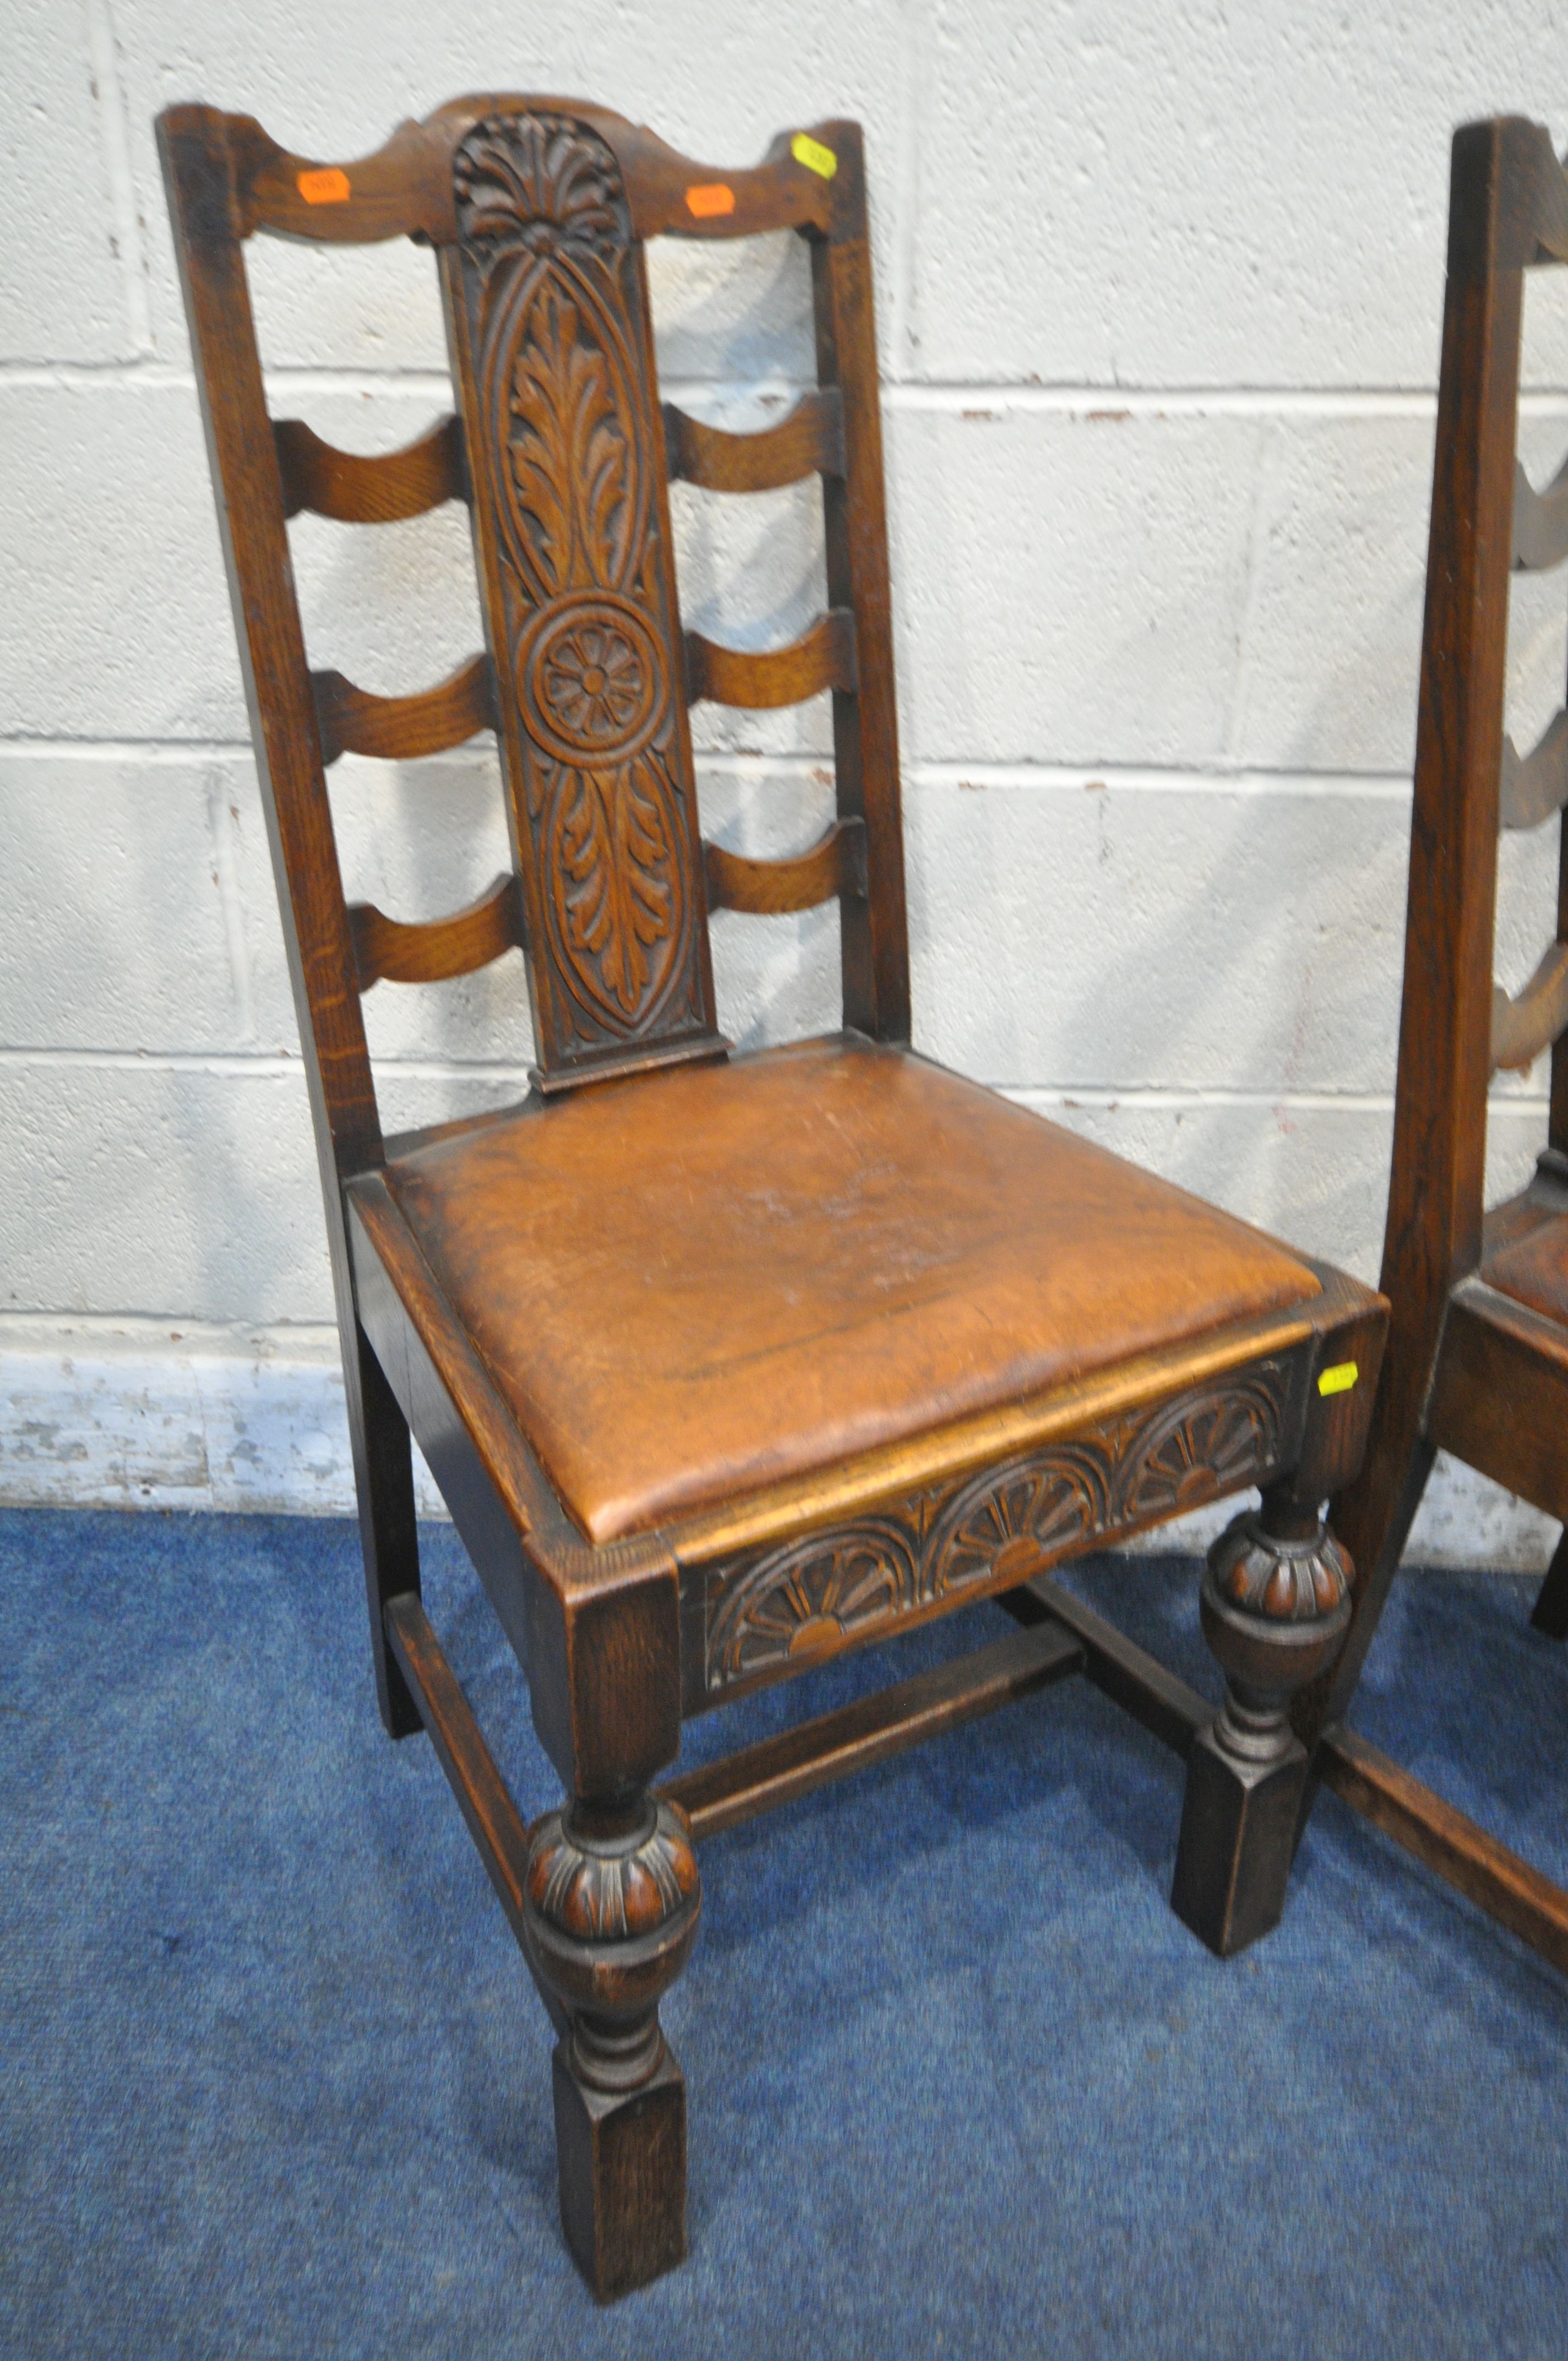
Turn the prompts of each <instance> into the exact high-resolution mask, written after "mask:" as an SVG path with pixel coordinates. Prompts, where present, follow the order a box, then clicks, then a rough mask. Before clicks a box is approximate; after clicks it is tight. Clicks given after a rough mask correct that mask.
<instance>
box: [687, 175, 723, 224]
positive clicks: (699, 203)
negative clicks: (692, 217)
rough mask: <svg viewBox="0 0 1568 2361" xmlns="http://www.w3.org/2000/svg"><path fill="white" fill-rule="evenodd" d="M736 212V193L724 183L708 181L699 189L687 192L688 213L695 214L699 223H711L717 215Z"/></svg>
mask: <svg viewBox="0 0 1568 2361" xmlns="http://www.w3.org/2000/svg"><path fill="white" fill-rule="evenodd" d="M734 210H735V192H734V190H733V189H731V188H728V187H726V185H725V183H724V182H723V181H707V182H705V183H704V185H703V186H702V187H701V188H699V189H688V190H687V191H686V211H687V212H688V213H690V214H696V217H697V219H698V221H711V220H713V219H714V217H715V215H716V214H732V213H733V212H734Z"/></svg>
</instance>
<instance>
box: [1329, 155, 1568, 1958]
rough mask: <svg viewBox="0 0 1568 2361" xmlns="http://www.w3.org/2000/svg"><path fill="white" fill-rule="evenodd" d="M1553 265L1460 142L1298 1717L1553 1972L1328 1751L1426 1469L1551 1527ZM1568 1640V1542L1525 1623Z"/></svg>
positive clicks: (1425, 1824) (1501, 162) (1565, 176)
mask: <svg viewBox="0 0 1568 2361" xmlns="http://www.w3.org/2000/svg"><path fill="white" fill-rule="evenodd" d="M1565 262H1568V173H1565V172H1564V170H1563V166H1562V165H1561V164H1560V163H1559V162H1558V160H1557V158H1556V156H1555V154H1554V153H1553V151H1552V139H1551V135H1550V134H1549V133H1548V131H1547V130H1546V128H1545V126H1543V125H1541V124H1538V123H1530V122H1527V121H1525V120H1524V119H1523V118H1522V117H1519V116H1504V117H1499V118H1497V119H1495V120H1493V121H1490V122H1484V123H1471V124H1466V125H1464V126H1463V127H1462V128H1461V129H1460V130H1459V131H1457V132H1456V133H1455V135H1454V139H1453V170H1452V178H1451V183H1450V194H1449V228H1448V291H1447V300H1446V303H1445V306H1444V313H1443V330H1442V377H1441V382H1440V387H1439V392H1438V416H1437V441H1436V454H1435V458H1434V464H1433V472H1432V503H1431V537H1430V544H1429V548H1428V556H1427V593H1426V613H1425V622H1424V628H1423V636H1422V647H1421V670H1420V701H1419V705H1418V710H1417V723H1416V773H1415V805H1414V817H1413V825H1412V828H1411V833H1410V867H1409V910H1408V917H1407V923H1406V934H1405V983H1404V998H1403V1004H1402V1009H1401V1015H1400V1023H1399V1063H1398V1082H1397V1086H1396V1091H1395V1111H1394V1150H1393V1169H1392V1174H1391V1178H1390V1182H1389V1191H1388V1215H1387V1230H1386V1233H1385V1237H1384V1246H1383V1275H1382V1285H1383V1287H1384V1288H1385V1289H1386V1290H1387V1294H1388V1296H1389V1298H1390V1301H1391V1302H1392V1305H1393V1324H1392V1328H1391V1331H1390V1335H1389V1344H1388V1357H1387V1368H1386V1369H1385V1372H1384V1378H1383V1385H1382V1389H1381V1391H1380V1393H1379V1395H1378V1399H1377V1405H1376V1413H1375V1417H1374V1422H1373V1426H1372V1431H1371V1440H1370V1443H1369V1445H1368V1449H1367V1453H1366V1458H1365V1466H1364V1467H1363V1469H1362V1472H1361V1474H1360V1476H1359V1477H1358V1478H1357V1479H1356V1481H1355V1482H1354V1484H1353V1485H1352V1486H1351V1487H1350V1488H1349V1489H1348V1490H1347V1492H1346V1493H1345V1495H1344V1497H1343V1499H1341V1500H1340V1501H1339V1503H1338V1504H1337V1511H1336V1514H1337V1518H1338V1523H1339V1529H1340V1530H1341V1531H1342V1532H1343V1533H1344V1534H1345V1536H1346V1537H1347V1539H1348V1541H1349V1543H1350V1545H1351V1546H1352V1548H1353V1549H1354V1554H1355V1557H1356V1561H1357V1565H1358V1568H1359V1579H1358V1581H1357V1584H1356V1587H1355V1596H1354V1611H1353V1621H1352V1627H1351V1631H1350V1634H1349V1637H1348V1639H1347V1641H1346V1644H1345V1647H1344V1650H1343V1654H1342V1655H1341V1657H1340V1660H1339V1663H1338V1664H1337V1665H1336V1666H1335V1668H1334V1670H1333V1674H1332V1680H1327V1681H1320V1682H1318V1683H1316V1684H1314V1685H1313V1686H1312V1687H1311V1688H1310V1689H1309V1690H1306V1691H1304V1692H1303V1694H1302V1696H1301V1697H1300V1698H1299V1701H1298V1707H1297V1720H1298V1725H1299V1729H1300V1731H1301V1734H1302V1735H1303V1736H1304V1737H1305V1738H1306V1739H1307V1740H1308V1741H1310V1742H1314V1743H1315V1744H1316V1746H1317V1750H1318V1757H1317V1759H1318V1767H1319V1769H1320V1770H1321V1773H1322V1776H1323V1778H1324V1779H1325V1780H1326V1782H1327V1783H1328V1784H1330V1785H1332V1786H1333V1787H1334V1788H1336V1789H1337V1790H1338V1791H1339V1793H1340V1794H1341V1795H1343V1796H1344V1797H1345V1799H1346V1800H1347V1801H1348V1802H1350V1803H1352V1804H1354V1805H1355V1806H1357V1807H1358V1808H1359V1809H1361V1810H1362V1811H1364V1812H1365V1813H1367V1814H1368V1815H1369V1816H1370V1817H1372V1818H1373V1819H1375V1820H1376V1821H1377V1822H1378V1823H1379V1824H1380V1825H1381V1826H1382V1827H1384V1828H1386V1829H1387V1831H1388V1832H1389V1833H1390V1834H1391V1835H1393V1836H1395V1837H1396V1838H1398V1839H1399V1841H1400V1842H1402V1843H1403V1844H1405V1845H1406V1846H1408V1847H1409V1850H1412V1851H1414V1852H1415V1853H1417V1854H1418V1855H1419V1856H1420V1858H1421V1859H1422V1860H1423V1861H1427V1862H1428V1863H1429V1864H1430V1865H1431V1867H1433V1868H1435V1869H1437V1870H1438V1871H1439V1872H1441V1873H1442V1875H1444V1876H1446V1877H1447V1878H1449V1879H1450V1881H1451V1882H1452V1883H1454V1884H1456V1885H1458V1886H1459V1887H1460V1888H1461V1889H1462V1890H1463V1891H1464V1893H1466V1894H1468V1895H1469V1896H1470V1897H1471V1898H1472V1899H1473V1900H1474V1901H1476V1902H1478V1903H1480V1904H1481V1905H1482V1906H1483V1907H1484V1908H1486V1909H1487V1910H1489V1911H1490V1912H1491V1913H1492V1914H1493V1916H1497V1917H1498V1918H1500V1919H1501V1920H1502V1921H1503V1922H1504V1923H1505V1924H1506V1925H1508V1926H1509V1927H1512V1928H1513V1929H1514V1931H1515V1932H1516V1933H1518V1934H1519V1935H1521V1936H1522V1937H1523V1938H1525V1940H1526V1941H1528V1942H1530V1943H1531V1944H1533V1945H1534V1946H1535V1947H1536V1949H1539V1950H1541V1951H1542V1952H1543V1953H1544V1954H1545V1955H1546V1956H1547V1957H1548V1958H1550V1959H1552V1960H1555V1961H1556V1963H1557V1965H1558V1966H1559V1967H1561V1968H1568V1894H1563V1892H1562V1891H1561V1890H1560V1889H1559V1888H1558V1887H1556V1886H1554V1885H1553V1884H1552V1883H1550V1881H1549V1880H1547V1879H1546V1878H1545V1877H1543V1876H1541V1874H1540V1873H1539V1872H1536V1871H1535V1870H1534V1869H1532V1868H1531V1867H1530V1865H1529V1864H1528V1863H1526V1862H1524V1861H1520V1860H1519V1859H1518V1858H1517V1857H1516V1856H1515V1855H1514V1854H1512V1853H1511V1852H1509V1851H1508V1850H1507V1849H1506V1848H1505V1847H1504V1846H1503V1845H1501V1844H1499V1843H1498V1842H1497V1840H1496V1839H1493V1838H1491V1837H1490V1836H1488V1835H1487V1834H1486V1832H1485V1831H1484V1830H1483V1829H1481V1828H1478V1827H1476V1825H1475V1823H1474V1822H1473V1821H1471V1820H1469V1819H1468V1818H1466V1817H1464V1815H1463V1814H1461V1813H1459V1812H1457V1811H1455V1810H1454V1809H1453V1807H1452V1806H1450V1805H1448V1804H1446V1803H1445V1802H1443V1801H1442V1798H1441V1797H1439V1796H1438V1795H1434V1794H1433V1793H1432V1791H1431V1789H1430V1788H1429V1787H1427V1786H1426V1785H1424V1784H1423V1783H1422V1782H1421V1781H1420V1780H1418V1779H1415V1778H1412V1777H1411V1776H1410V1775H1409V1773H1407V1772H1405V1771H1403V1770H1402V1769H1400V1768H1399V1766H1398V1765H1397V1764H1395V1763H1391V1762H1389V1761H1388V1760H1387V1757H1385V1756H1384V1755H1382V1754H1381V1753H1380V1752H1378V1751H1377V1750H1376V1748H1374V1747H1372V1746H1370V1745H1368V1744H1367V1743H1366V1742H1365V1741H1364V1740H1363V1739H1361V1738H1360V1737H1359V1736H1358V1735H1357V1734H1356V1733H1354V1731H1352V1730H1347V1729H1345V1728H1344V1727H1343V1716H1344V1714H1345V1713H1346V1712H1347V1711H1348V1710H1349V1708H1350V1705H1351V1702H1352V1699H1353V1697H1354V1688H1355V1684H1356V1681H1357V1679H1358V1677H1359V1675H1360V1673H1361V1669H1362V1665H1363V1664H1364V1662H1365V1656H1366V1652H1367V1649H1368V1647H1369V1646H1370V1645H1371V1642H1372V1638H1373V1635H1374V1633H1375V1632H1376V1628H1377V1624H1378V1620H1379V1618H1380V1616H1381V1614H1382V1610H1383V1607H1384V1603H1385V1600H1386V1598H1387V1590H1388V1586H1389V1584H1390V1582H1391V1581H1392V1579H1393V1576H1394V1574H1395V1571H1396V1568H1397V1567H1398V1563H1399V1558H1400V1555H1401V1554H1402V1552H1403V1550H1404V1547H1405V1543H1406V1541H1407V1539H1408V1537H1409V1531H1410V1526H1411V1523H1412V1521H1413V1520H1414V1518H1415V1513H1416V1510H1417V1509H1418V1507H1419V1506H1420V1499H1421V1495H1422V1493H1423V1491H1424V1489H1425V1488H1426V1483H1427V1479H1428V1477H1429V1475H1430V1474H1431V1466H1432V1463H1433V1460H1434V1458H1435V1456H1436V1455H1437V1453H1438V1452H1439V1451H1440V1450H1441V1451H1448V1452H1452V1453H1453V1454H1454V1455H1456V1456H1457V1457H1458V1458H1460V1459H1462V1460H1464V1461H1466V1462H1467V1463H1468V1464H1469V1465H1470V1466H1474V1467H1477V1468H1479V1469H1480V1470H1481V1471H1482V1472H1483V1474H1485V1475H1486V1476H1489V1477H1492V1478H1493V1479H1494V1480H1495V1481H1496V1482H1497V1483H1499V1484H1502V1485H1504V1486H1506V1487H1507V1488H1508V1489H1509V1490H1510V1491H1512V1492H1515V1493H1518V1494H1520V1495H1522V1497H1523V1498H1524V1499H1527V1500H1530V1501H1533V1502H1534V1503H1535V1505H1536V1506H1537V1507H1538V1508H1541V1509H1544V1510H1547V1511H1548V1512H1549V1513H1550V1514H1551V1515H1552V1516H1554V1517H1560V1518H1563V1519H1568V829H1564V827H1563V824H1562V823H1561V822H1559V827H1558V846H1557V864H1556V865H1557V872H1558V893H1557V923H1556V927H1555V929H1554V936H1555V939H1554V940H1553V941H1552V943H1551V944H1550V945H1549V946H1548V948H1547V950H1546V953H1545V956H1544V957H1543V959H1542V960H1541V963H1540V965H1539V967H1538V968H1537V970H1536V972H1535V974H1534V975H1533V976H1532V977H1531V979H1530V982H1529V983H1528V984H1527V985H1526V986H1525V987H1524V989H1523V990H1522V991H1521V992H1520V993H1519V994H1518V996H1517V997H1515V998H1513V999H1510V998H1509V997H1508V994H1506V993H1505V992H1504V991H1503V990H1502V989H1501V987H1500V986H1498V985H1497V984H1495V983H1494V982H1493V973H1492V964H1493V934H1494V906H1495V902H1496V895H1497V837H1498V830H1499V828H1501V829H1532V830H1533V829H1544V828H1545V827H1546V826H1547V824H1548V822H1551V821H1558V820H1559V815H1560V814H1562V813H1563V811H1564V809H1565V807H1568V713H1564V712H1559V713H1558V714H1557V715H1556V717H1555V719H1553V720H1552V723H1551V725H1550V727H1549V728H1548V729H1547V730H1546V731H1545V733H1544V734H1543V736H1542V738H1541V741H1540V743H1539V744H1538V745H1537V746H1536V747H1535V748H1534V749H1533V750H1532V752H1530V754H1529V755H1527V756H1521V755H1520V754H1519V752H1518V750H1517V748H1516V747H1515V746H1514V744H1513V741H1512V740H1511V739H1510V738H1508V737H1506V736H1505V734H1504V727H1503V724H1504V711H1505V687H1506V675H1507V657H1508V581H1509V576H1510V574H1511V573H1515V572H1520V573H1523V572H1536V571H1539V570H1541V569H1542V568H1547V567H1551V566H1561V565H1562V564H1563V561H1564V559H1568V467H1565V468H1564V469H1563V471H1562V472H1561V473H1560V474H1559V475H1558V477H1557V478H1556V480H1555V481H1554V482H1553V483H1552V485H1551V486H1550V487H1549V488H1548V489H1546V490H1545V491H1544V492H1537V491H1536V490H1535V489H1534V487H1533V486H1532V485H1531V484H1530V480H1529V478H1528V477H1527V476H1526V475H1525V473H1524V471H1523V469H1522V468H1521V467H1519V464H1518V461H1517V459H1516V456H1515V429H1516V423H1517V415H1518V410H1519V357H1520V331H1521V324H1522V311H1523V302H1524V285H1525V274H1526V272H1527V271H1529V270H1530V269H1534V268H1537V267H1540V266H1546V265H1552V264H1562V263H1565ZM1548 1049H1550V1051H1551V1059H1552V1062H1551V1085H1550V1103H1549V1107H1548V1114H1547V1123H1546V1134H1547V1137H1546V1145H1545V1147H1544V1148H1542V1150H1541V1155H1540V1158H1539V1159H1538V1161H1537V1165H1536V1170H1535V1172H1534V1175H1533V1177H1532V1178H1531V1180H1530V1183H1529V1185H1528V1187H1526V1188H1525V1189H1524V1190H1522V1191H1520V1192H1519V1194H1518V1195H1517V1196H1514V1197H1511V1198H1509V1199H1508V1201H1507V1202H1505V1203H1503V1204H1500V1205H1497V1206H1496V1207H1495V1208H1494V1209H1493V1210H1492V1211H1491V1212H1489V1213H1488V1212H1486V1191H1485V1178H1486V1115H1487V1093H1488V1089H1489V1086H1490V1084H1491V1082H1492V1079H1493V1076H1494V1075H1495V1074H1496V1073H1497V1072H1498V1071H1501V1070H1504V1069H1507V1068H1514V1069H1517V1070H1519V1071H1528V1070H1529V1068H1530V1066H1532V1065H1533V1064H1534V1062H1535V1061H1536V1060H1537V1059H1538V1058H1540V1057H1541V1054H1542V1053H1543V1052H1544V1051H1546V1050H1548ZM1534 1620H1535V1623H1536V1625H1537V1628H1538V1629H1540V1630H1542V1631H1547V1632H1549V1633H1551V1634H1552V1636H1553V1637H1555V1638H1557V1639H1562V1638H1563V1635H1564V1633H1565V1631H1568V1539H1565V1540H1564V1541H1563V1542H1561V1543H1559V1546H1558V1549H1557V1553H1556V1555H1555V1556H1554V1558H1553V1560H1552V1566H1551V1569H1550V1571H1549V1573H1548V1575H1547V1578H1546V1581H1545V1584H1544V1585H1543V1587H1542V1589H1541V1595H1540V1597H1539V1598H1538V1600H1537V1603H1536V1609H1535V1616H1534Z"/></svg>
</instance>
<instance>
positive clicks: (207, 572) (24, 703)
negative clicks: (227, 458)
mask: <svg viewBox="0 0 1568 2361" xmlns="http://www.w3.org/2000/svg"><path fill="white" fill-rule="evenodd" d="M0 445H3V446H4V448H5V449H6V450H7V451H11V452H18V451H19V452H25V453H27V466H26V467H11V468H8V469H7V470H6V473H5V489H4V491H3V493H0V574H3V575H4V577H5V582H6V585H7V589H8V594H9V596H8V612H7V624H8V628H7V630H6V631H5V634H4V639H3V642H0V737H16V738H108V739H160V738H199V739H213V738H228V739H236V738H239V737H241V736H244V735H248V730H247V724H246V720H245V705H244V699H243V697H242V696H241V693H240V681H239V665H238V661H237V658H236V654H235V645H234V627H233V624H232V623H231V621H230V618H229V601H228V591H227V588H226V587H225V579H224V571H223V560H222V555H221V552H220V550H219V546H218V532H217V523H216V519H215V513H214V507H213V494H212V487H211V481H210V478H209V477H208V473H207V457H206V450H205V447H204V445H203V437H202V427H201V421H200V418H199V416H198V413H197V408H196V397H195V393H194V391H193V390H188V389H181V388H180V387H177V386H167V385H157V384H146V383H143V384H139V385H135V386H132V385H127V384H126V383H124V382H115V381H112V380H111V381H108V382H104V383H93V381H92V380H90V379H77V380H75V381H73V382H71V383H70V384H64V385H33V384H25V383H23V384H17V383H11V384H8V385H0Z"/></svg>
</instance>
